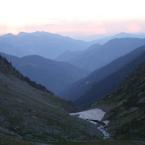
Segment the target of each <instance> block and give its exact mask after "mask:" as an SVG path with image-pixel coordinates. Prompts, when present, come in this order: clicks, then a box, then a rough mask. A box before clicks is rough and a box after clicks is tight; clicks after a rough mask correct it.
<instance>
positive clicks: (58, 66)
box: [1, 53, 88, 94]
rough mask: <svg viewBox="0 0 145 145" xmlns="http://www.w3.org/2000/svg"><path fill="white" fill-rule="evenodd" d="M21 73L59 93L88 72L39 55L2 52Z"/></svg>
mask: <svg viewBox="0 0 145 145" xmlns="http://www.w3.org/2000/svg"><path fill="white" fill-rule="evenodd" d="M1 55H3V56H4V57H6V58H7V60H8V61H9V62H11V63H12V64H13V65H14V66H15V67H16V68H17V69H18V70H19V71H20V72H21V73H23V74H24V75H25V76H28V77H29V78H30V79H32V80H34V81H36V82H37V83H40V84H43V85H44V86H45V87H46V88H48V89H49V90H51V91H52V92H54V93H55V94H59V92H61V90H63V89H65V88H66V87H68V86H70V85H71V84H72V83H74V82H75V81H77V80H80V79H81V78H83V77H85V76H87V74H88V72H87V71H85V70H83V69H80V68H77V67H76V66H74V65H71V64H68V63H66V62H58V61H54V60H50V59H46V58H43V57H41V56H38V55H30V56H25V57H16V56H12V55H7V54H4V53H1Z"/></svg>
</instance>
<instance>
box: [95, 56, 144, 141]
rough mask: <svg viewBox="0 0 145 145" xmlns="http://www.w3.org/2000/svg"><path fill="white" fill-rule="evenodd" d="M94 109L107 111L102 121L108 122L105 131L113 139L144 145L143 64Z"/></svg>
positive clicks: (96, 104) (97, 103) (98, 102)
mask: <svg viewBox="0 0 145 145" xmlns="http://www.w3.org/2000/svg"><path fill="white" fill-rule="evenodd" d="M144 56H145V54H144ZM138 59H140V58H138ZM94 107H100V108H103V109H104V110H106V111H107V114H106V116H105V117H104V120H108V121H109V124H108V126H107V129H108V131H109V132H110V134H111V136H112V137H113V138H116V139H120V140H121V139H130V140H143V143H144V139H145V125H144V123H145V63H142V64H141V65H139V66H138V67H137V68H136V70H134V71H133V73H132V74H131V75H130V76H129V77H128V78H126V80H124V81H123V83H122V84H121V86H120V87H119V88H118V89H117V90H116V91H114V92H113V93H111V94H109V95H108V96H106V97H105V98H104V99H102V100H100V101H97V102H96V103H94Z"/></svg>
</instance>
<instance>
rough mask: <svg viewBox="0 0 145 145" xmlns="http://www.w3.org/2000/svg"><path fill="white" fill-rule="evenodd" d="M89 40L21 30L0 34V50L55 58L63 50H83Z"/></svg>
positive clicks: (19, 54) (15, 53)
mask: <svg viewBox="0 0 145 145" xmlns="http://www.w3.org/2000/svg"><path fill="white" fill-rule="evenodd" d="M89 45H90V42H85V41H81V40H75V39H72V38H70V37H64V36H61V35H58V34H52V33H48V32H33V33H25V32H21V33H19V34H18V35H13V34H6V35H2V36H0V51H1V52H4V53H8V54H11V55H16V56H25V55H34V54H35V55H40V56H43V57H46V58H55V57H57V56H58V55H60V54H62V53H63V52H65V51H68V50H69V51H75V50H84V49H86V48H87V47H88V46H89Z"/></svg>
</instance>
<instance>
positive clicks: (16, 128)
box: [0, 58, 97, 142]
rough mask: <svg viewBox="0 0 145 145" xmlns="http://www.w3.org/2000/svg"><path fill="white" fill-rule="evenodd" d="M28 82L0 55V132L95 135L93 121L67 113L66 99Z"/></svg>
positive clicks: (41, 137) (39, 136)
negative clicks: (80, 118) (83, 119)
mask: <svg viewBox="0 0 145 145" xmlns="http://www.w3.org/2000/svg"><path fill="white" fill-rule="evenodd" d="M30 84H31V83H28V82H26V80H25V79H24V78H23V77H22V76H21V75H20V74H19V73H18V72H17V71H16V70H15V69H14V68H12V66H11V65H10V64H9V63H8V62H6V61H5V60H3V59H2V58H0V136H1V135H5V136H7V135H10V136H15V137H16V138H20V139H25V140H31V141H37V142H39V141H40V142H48V141H50V140H60V139H61V138H68V139H92V138H94V137H96V133H97V132H96V129H95V128H94V126H93V125H91V124H89V123H87V122H86V121H82V120H79V119H77V118H74V117H70V116H69V115H68V113H67V112H66V111H65V110H66V109H70V108H69V107H68V106H69V105H68V102H65V101H63V100H61V99H58V98H57V97H55V96H53V94H52V93H50V92H48V91H46V90H45V89H42V90H43V91H42V90H41V89H38V88H37V87H36V86H35V85H36V84H35V85H34V84H33V85H30ZM34 86H35V87H34ZM63 106H64V107H63Z"/></svg>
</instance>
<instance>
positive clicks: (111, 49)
mask: <svg viewBox="0 0 145 145" xmlns="http://www.w3.org/2000/svg"><path fill="white" fill-rule="evenodd" d="M144 44H145V39H143V38H115V39H112V40H110V41H108V42H107V43H105V44H103V45H100V44H93V45H92V46H90V47H89V48H88V49H86V50H84V51H81V52H80V51H79V52H72V53H70V52H69V53H67V54H66V53H64V55H61V56H60V57H59V58H58V60H61V61H66V62H69V63H71V64H73V65H76V66H77V67H80V68H83V69H85V70H88V71H89V72H93V71H95V70H96V69H100V68H101V67H103V66H105V65H107V64H109V63H111V62H112V61H113V60H115V59H117V58H119V57H121V56H123V55H126V54H127V53H129V52H131V51H133V50H135V49H136V48H137V47H140V46H142V45H144Z"/></svg>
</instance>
